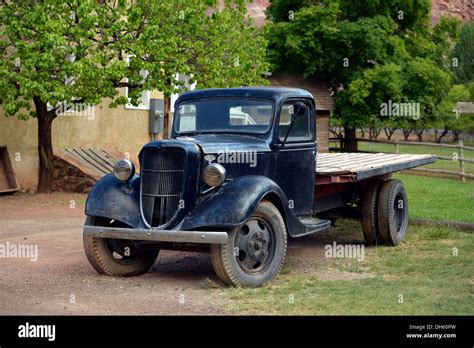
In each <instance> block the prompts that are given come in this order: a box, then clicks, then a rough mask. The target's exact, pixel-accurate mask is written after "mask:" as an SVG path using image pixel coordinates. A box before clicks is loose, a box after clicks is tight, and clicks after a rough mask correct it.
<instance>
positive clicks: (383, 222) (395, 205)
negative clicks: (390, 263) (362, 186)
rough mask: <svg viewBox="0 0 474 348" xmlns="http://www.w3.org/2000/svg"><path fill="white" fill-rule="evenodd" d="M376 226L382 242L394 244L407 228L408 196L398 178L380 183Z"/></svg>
mask: <svg viewBox="0 0 474 348" xmlns="http://www.w3.org/2000/svg"><path fill="white" fill-rule="evenodd" d="M378 227H379V234H380V238H381V241H382V243H383V244H386V245H391V246H395V245H398V244H400V242H401V241H402V240H403V238H404V237H405V234H406V231H407V229H408V198H407V193H406V191H405V187H404V186H403V183H402V182H401V181H400V180H388V181H385V182H384V183H383V184H382V187H381V189H380V196H379V206H378Z"/></svg>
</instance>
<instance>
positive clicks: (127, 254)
mask: <svg viewBox="0 0 474 348" xmlns="http://www.w3.org/2000/svg"><path fill="white" fill-rule="evenodd" d="M85 224H86V225H92V226H110V227H124V226H120V224H119V223H118V222H116V221H111V220H109V219H101V218H94V217H88V218H87V220H86V222H85ZM83 241H84V251H85V253H86V256H87V259H88V260H89V262H90V264H91V265H92V267H94V269H95V270H96V271H97V272H98V273H100V274H105V275H109V276H115V277H132V276H136V275H140V274H144V273H146V272H147V271H148V269H149V268H150V267H151V266H152V265H153V263H154V262H155V260H156V258H157V257H158V253H159V250H156V249H143V248H141V247H139V246H137V245H136V243H135V242H134V241H131V240H126V239H110V238H98V237H93V236H87V235H84V236H83Z"/></svg>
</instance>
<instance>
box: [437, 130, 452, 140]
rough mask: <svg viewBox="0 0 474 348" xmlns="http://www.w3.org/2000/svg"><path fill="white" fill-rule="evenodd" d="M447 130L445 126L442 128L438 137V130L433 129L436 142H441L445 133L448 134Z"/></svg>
mask: <svg viewBox="0 0 474 348" xmlns="http://www.w3.org/2000/svg"><path fill="white" fill-rule="evenodd" d="M448 132H449V130H448V129H447V128H444V129H443V132H442V133H441V134H440V136H439V137H438V133H439V132H438V130H437V129H435V140H436V142H437V143H441V140H442V139H443V138H444V137H445V136H446V134H448Z"/></svg>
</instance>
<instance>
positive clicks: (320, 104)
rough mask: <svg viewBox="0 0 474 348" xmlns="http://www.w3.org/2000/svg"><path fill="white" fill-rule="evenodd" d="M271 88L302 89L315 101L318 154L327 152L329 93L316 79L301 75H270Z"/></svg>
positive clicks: (329, 110)
mask: <svg viewBox="0 0 474 348" xmlns="http://www.w3.org/2000/svg"><path fill="white" fill-rule="evenodd" d="M269 80H270V84H271V85H272V86H281V87H294V88H302V89H305V90H307V91H308V92H310V93H311V94H312V95H313V97H314V99H315V100H316V132H317V139H318V150H319V152H329V115H330V114H331V110H332V107H333V100H332V97H331V92H330V91H329V89H328V87H327V86H326V85H325V84H324V82H322V81H320V80H318V79H317V78H304V76H303V75H302V74H291V73H272V75H271V76H270V77H269Z"/></svg>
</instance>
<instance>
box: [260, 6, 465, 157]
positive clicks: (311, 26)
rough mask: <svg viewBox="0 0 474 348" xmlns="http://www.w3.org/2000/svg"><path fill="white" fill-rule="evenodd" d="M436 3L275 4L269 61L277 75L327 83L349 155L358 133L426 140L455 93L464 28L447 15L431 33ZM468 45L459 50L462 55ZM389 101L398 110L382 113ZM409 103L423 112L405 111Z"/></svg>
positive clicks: (270, 32)
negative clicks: (455, 57) (454, 54)
mask: <svg viewBox="0 0 474 348" xmlns="http://www.w3.org/2000/svg"><path fill="white" fill-rule="evenodd" d="M430 6H431V4H430V1H429V0H414V1H412V0H375V1H374V0H371V1H369V0H363V1H350V0H334V1H324V0H321V1H316V0H313V1H291V0H273V1H271V7H270V8H269V9H268V13H269V17H270V18H271V19H272V21H273V23H270V24H269V25H268V28H267V37H268V40H269V54H268V56H269V59H270V62H271V64H272V66H273V69H274V70H278V71H291V72H300V73H302V74H304V75H306V76H317V77H318V78H319V79H322V80H324V81H325V82H326V83H327V84H328V86H329V87H330V89H331V90H332V91H333V92H334V110H333V114H332V117H333V118H336V119H338V120H339V121H340V123H341V125H342V126H343V128H344V136H345V150H346V151H354V150H355V149H354V145H355V143H354V142H353V141H351V138H354V137H355V135H356V132H355V129H357V128H359V129H365V131H367V132H368V133H369V134H371V136H376V135H377V133H380V131H381V130H382V129H384V133H385V134H386V135H387V137H391V136H392V135H393V132H394V131H395V129H399V128H401V129H403V133H404V135H405V138H406V139H408V136H410V134H416V136H417V138H418V139H419V140H422V139H423V136H424V132H425V130H426V128H427V127H429V126H430V125H431V124H434V122H435V120H436V119H437V110H438V108H439V105H440V103H442V102H443V99H444V98H445V97H446V95H447V94H448V92H449V91H450V88H451V83H452V81H453V73H452V72H451V70H450V67H451V66H452V60H451V51H452V49H453V47H454V46H455V44H456V42H457V40H458V38H459V34H460V24H461V22H460V21H459V20H458V19H454V18H450V17H442V18H441V20H440V22H439V23H438V24H437V25H436V26H435V27H434V28H432V29H431V28H430V27H429V19H430V13H431V11H430V10H431V8H430ZM463 30H467V29H463ZM469 33H470V32H466V33H465V34H464V37H465V42H470V41H469V37H470V36H469ZM463 47H464V46H463ZM468 47H469V46H466V48H465V49H461V48H459V52H464V53H463V54H464V55H463V57H465V56H468V54H467V53H466V52H465V51H466V50H469V49H468ZM470 47H471V52H469V53H472V45H471V46H470ZM464 59H465V58H464ZM471 66H472V65H471ZM388 104H390V105H392V106H397V108H398V109H397V108H395V107H394V110H392V111H394V112H391V113H389V114H384V113H383V112H382V108H383V105H388ZM405 106H410V107H413V108H414V110H415V109H416V110H417V112H415V113H408V114H407V113H404V112H401V111H402V110H403V108H404V107H405Z"/></svg>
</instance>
